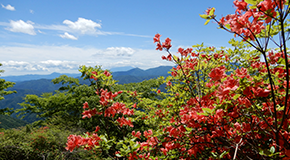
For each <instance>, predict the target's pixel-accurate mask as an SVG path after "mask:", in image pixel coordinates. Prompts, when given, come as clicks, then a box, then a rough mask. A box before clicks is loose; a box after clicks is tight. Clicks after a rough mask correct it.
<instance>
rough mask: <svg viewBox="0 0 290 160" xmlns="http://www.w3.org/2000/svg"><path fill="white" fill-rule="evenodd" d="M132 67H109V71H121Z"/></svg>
mask: <svg viewBox="0 0 290 160" xmlns="http://www.w3.org/2000/svg"><path fill="white" fill-rule="evenodd" d="M133 68H134V67H132V66H124V67H116V68H111V69H110V71H111V72H122V71H129V70H130V69H133Z"/></svg>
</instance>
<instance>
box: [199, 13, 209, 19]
mask: <svg viewBox="0 0 290 160" xmlns="http://www.w3.org/2000/svg"><path fill="white" fill-rule="evenodd" d="M199 16H200V17H201V18H203V19H208V17H209V15H207V14H200V15H199Z"/></svg>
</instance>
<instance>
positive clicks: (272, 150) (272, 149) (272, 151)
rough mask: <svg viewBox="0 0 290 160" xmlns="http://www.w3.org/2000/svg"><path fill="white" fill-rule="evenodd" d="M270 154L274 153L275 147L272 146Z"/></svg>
mask: <svg viewBox="0 0 290 160" xmlns="http://www.w3.org/2000/svg"><path fill="white" fill-rule="evenodd" d="M270 152H271V153H272V154H274V153H275V147H274V146H272V147H271V148H270Z"/></svg>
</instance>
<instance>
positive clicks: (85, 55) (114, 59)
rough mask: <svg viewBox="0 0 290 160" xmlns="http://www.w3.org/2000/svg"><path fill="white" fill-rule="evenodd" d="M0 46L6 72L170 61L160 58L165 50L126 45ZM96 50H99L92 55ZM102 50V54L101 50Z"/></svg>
mask: <svg viewBox="0 0 290 160" xmlns="http://www.w3.org/2000/svg"><path fill="white" fill-rule="evenodd" d="M15 45H17V46H0V53H1V61H2V62H0V63H2V64H3V66H2V67H1V69H3V70H5V73H3V74H1V76H7V75H12V74H14V75H23V74H49V73H51V72H60V73H78V67H79V66H80V65H87V66H96V65H101V66H102V67H103V68H105V69H109V68H113V67H120V66H133V67H139V68H142V69H148V68H153V67H158V66H161V65H167V66H168V65H173V64H172V63H171V62H167V61H164V60H162V59H161V56H162V55H166V52H164V53H163V52H158V51H156V50H144V49H133V48H130V47H109V48H106V49H99V48H80V47H71V46H54V45H49V46H38V45H28V44H15ZM96 53H99V55H98V56H96ZM101 53H103V54H101Z"/></svg>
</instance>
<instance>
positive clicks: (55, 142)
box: [0, 124, 97, 160]
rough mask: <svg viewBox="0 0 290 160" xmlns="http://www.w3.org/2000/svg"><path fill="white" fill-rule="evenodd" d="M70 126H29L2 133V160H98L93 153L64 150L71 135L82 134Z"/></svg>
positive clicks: (0, 151)
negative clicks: (67, 138)
mask: <svg viewBox="0 0 290 160" xmlns="http://www.w3.org/2000/svg"><path fill="white" fill-rule="evenodd" d="M81 131H83V130H76V129H73V128H70V127H68V126H66V127H65V126H63V125H62V126H61V125H59V126H55V125H51V124H46V126H44V127H33V126H31V125H27V126H26V127H21V128H19V129H7V130H1V132H0V159H35V160H38V159H39V160H42V159H48V160H49V159H51V160H55V159H57V160H61V159H75V160H77V159H97V157H96V156H95V155H93V152H90V151H82V150H80V151H74V152H72V153H71V152H68V151H66V150H65V149H64V147H65V143H66V137H67V136H68V135H69V134H73V133H74V134H81Z"/></svg>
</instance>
